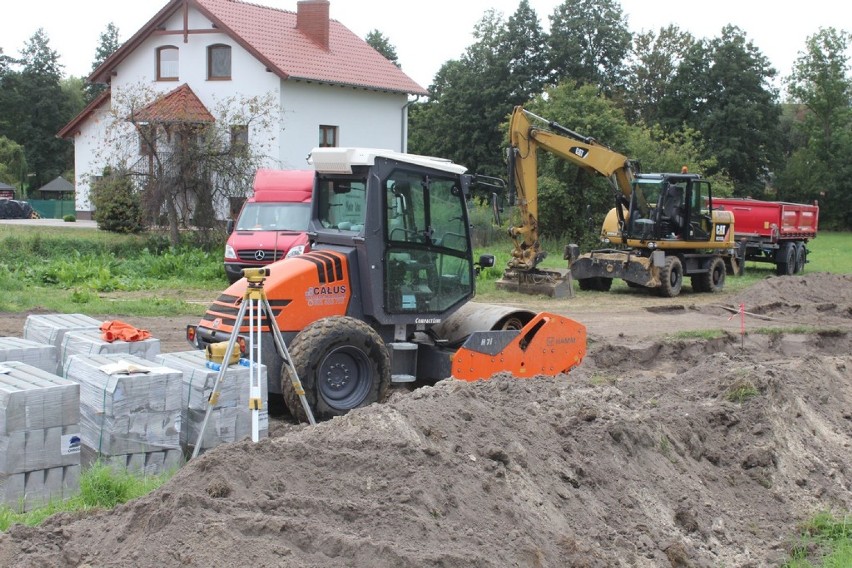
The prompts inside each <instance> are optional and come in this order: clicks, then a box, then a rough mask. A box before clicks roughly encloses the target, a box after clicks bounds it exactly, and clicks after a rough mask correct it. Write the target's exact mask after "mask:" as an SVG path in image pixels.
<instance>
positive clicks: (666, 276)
mask: <svg viewBox="0 0 852 568" xmlns="http://www.w3.org/2000/svg"><path fill="white" fill-rule="evenodd" d="M682 287H683V264H682V263H681V262H680V259H679V258H678V257H676V256H669V257H666V266H665V267H664V268H663V270H662V273H661V274H660V287H659V288H658V289H657V290H658V291H659V294H660V296H662V297H664V298H674V297H675V296H677V295H678V294H680V289H681V288H682Z"/></svg>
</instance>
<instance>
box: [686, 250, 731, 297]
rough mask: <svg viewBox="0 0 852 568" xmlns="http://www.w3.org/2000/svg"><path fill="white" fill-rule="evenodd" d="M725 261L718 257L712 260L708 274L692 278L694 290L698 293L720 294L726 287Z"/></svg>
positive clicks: (708, 267)
mask: <svg viewBox="0 0 852 568" xmlns="http://www.w3.org/2000/svg"><path fill="white" fill-rule="evenodd" d="M725 273H726V269H725V261H724V260H722V259H721V258H720V257H718V256H716V257H713V258H711V259H710V261H709V264H708V266H707V272H706V273H704V274H697V275H695V276H693V277H692V278H691V280H692V289H693V290H694V291H696V292H709V293H711V294H712V293H715V292H720V291H721V290H722V288H724V287H725Z"/></svg>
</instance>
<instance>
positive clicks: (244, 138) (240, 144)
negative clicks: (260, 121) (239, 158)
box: [231, 124, 248, 150]
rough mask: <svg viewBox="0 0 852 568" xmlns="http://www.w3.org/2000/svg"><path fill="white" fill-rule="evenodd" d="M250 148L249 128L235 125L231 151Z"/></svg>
mask: <svg viewBox="0 0 852 568" xmlns="http://www.w3.org/2000/svg"><path fill="white" fill-rule="evenodd" d="M247 147H248V126H247V125H245V124H234V125H232V126H231V150H245V149H246V148H247Z"/></svg>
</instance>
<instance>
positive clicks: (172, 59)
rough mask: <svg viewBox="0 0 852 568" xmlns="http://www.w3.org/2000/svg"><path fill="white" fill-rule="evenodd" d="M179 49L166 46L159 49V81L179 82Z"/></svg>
mask: <svg viewBox="0 0 852 568" xmlns="http://www.w3.org/2000/svg"><path fill="white" fill-rule="evenodd" d="M178 63H179V62H178V48H176V47H175V46H173V45H166V46H163V47H158V48H157V81H177V80H178Z"/></svg>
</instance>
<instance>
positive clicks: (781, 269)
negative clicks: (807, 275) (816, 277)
mask: <svg viewBox="0 0 852 568" xmlns="http://www.w3.org/2000/svg"><path fill="white" fill-rule="evenodd" d="M795 271H796V245H795V244H794V243H784V246H782V247H781V248H780V249H778V253H777V254H776V256H775V274H777V275H778V276H790V275H792V274H794V273H795Z"/></svg>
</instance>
